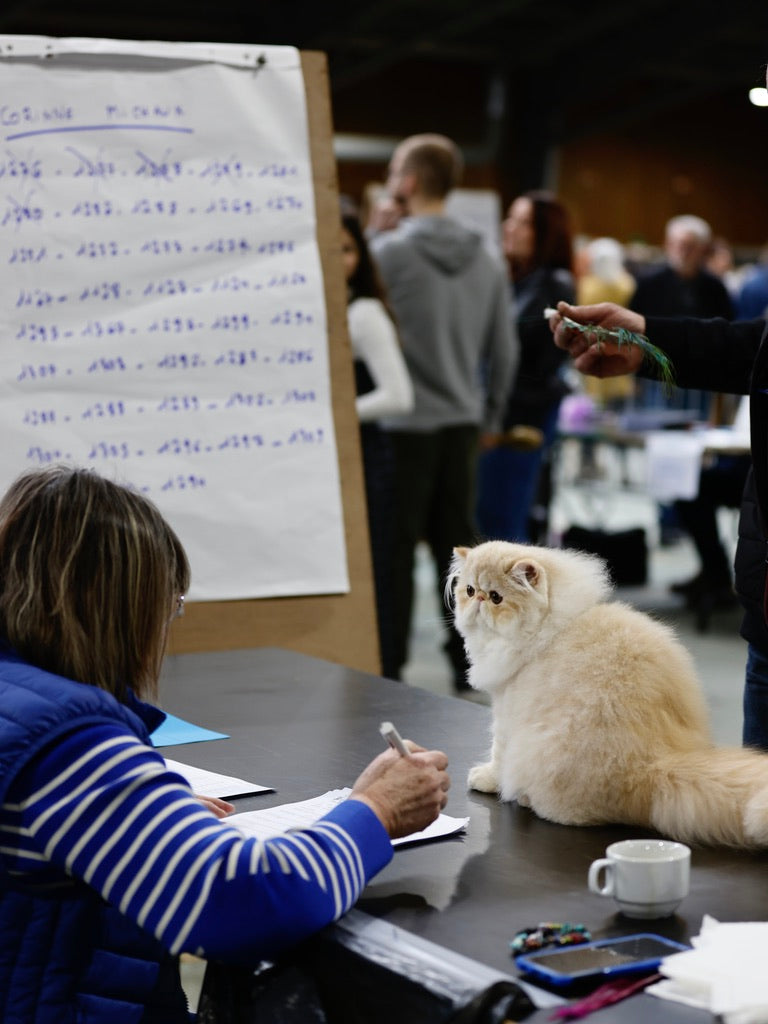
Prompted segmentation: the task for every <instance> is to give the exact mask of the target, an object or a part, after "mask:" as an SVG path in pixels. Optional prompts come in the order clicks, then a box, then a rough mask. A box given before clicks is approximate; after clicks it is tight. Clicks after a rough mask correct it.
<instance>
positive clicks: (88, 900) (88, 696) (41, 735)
mask: <svg viewBox="0 0 768 1024" xmlns="http://www.w3.org/2000/svg"><path fill="white" fill-rule="evenodd" d="M188 585H189V566H188V564H187V558H186V555H185V554H184V550H183V548H182V546H181V543H180V542H179V539H178V537H177V536H176V535H175V533H174V532H173V530H172V529H171V528H170V527H169V526H168V524H167V523H166V522H165V520H164V519H163V518H162V516H161V515H160V513H159V512H158V511H157V509H156V508H155V507H154V505H152V504H151V503H150V502H149V501H147V499H146V498H144V497H143V496H142V495H141V494H139V493H137V492H136V491H133V490H130V489H129V488H127V487H122V486H119V485H118V484H115V483H112V482H110V481H108V480H105V479H103V478H101V477H99V476H97V475H96V474H95V473H92V472H89V471H86V470H79V469H72V468H68V467H63V466H54V467H50V468H47V469H44V470H37V471H33V472H30V473H27V474H25V475H24V476H22V477H20V478H19V480H17V481H16V483H14V484H13V485H12V486H11V488H10V490H9V491H8V493H7V494H6V495H5V497H4V498H3V500H2V502H0V1020H3V1021H11V1020H12V1021H14V1024H78V1022H82V1021H88V1022H89V1024H138V1022H142V1024H187V1022H188V1020H189V1016H188V1012H187V1003H186V999H185V996H184V993H183V990H182V987H181V982H180V976H179V966H178V956H179V954H180V953H182V952H192V953H196V954H197V955H198V956H201V957H203V958H205V959H215V960H219V961H223V962H225V963H241V964H257V963H258V962H259V961H260V960H261V959H264V958H269V957H272V956H274V955H275V954H277V953H278V952H280V951H281V950H282V949H285V948H286V947H288V946H290V945H292V944H294V943H296V942H298V941H300V940H301V939H303V938H305V937H306V936H308V935H309V934H311V933H312V932H314V931H316V930H317V929H318V928H320V927H322V926H323V925H325V924H328V923H329V922H330V921H332V920H334V919H336V918H338V917H340V916H341V915H342V914H343V913H344V912H345V911H346V910H347V909H348V908H349V907H350V906H351V905H352V904H353V903H354V902H355V900H356V899H357V897H358V896H359V894H360V892H361V891H362V888H363V886H364V885H365V884H366V882H367V881H368V879H369V878H370V877H371V876H372V875H373V874H375V873H376V872H377V871H378V870H379V869H380V868H381V867H383V866H384V864H386V863H387V862H388V861H389V860H390V858H391V857H392V845H391V842H390V837H394V836H397V835H403V834H408V833H410V832H413V831H416V830H419V829H422V828H424V827H426V825H427V824H429V822H431V821H432V820H433V819H434V818H436V817H437V815H438V813H439V811H440V808H441V807H442V806H443V805H444V803H445V798H446V790H447V788H448V785H449V780H448V776H447V774H446V772H445V767H446V763H447V762H446V758H445V755H444V754H441V753H439V752H438V751H431V752H427V751H422V750H421V748H418V747H414V746H413V745H412V746H411V751H412V752H411V755H410V756H409V757H401V756H399V755H398V754H396V753H395V752H394V751H390V752H387V753H385V754H384V755H383V756H382V755H380V756H379V757H378V758H376V759H375V760H374V761H373V762H372V763H371V764H370V765H369V766H368V768H367V769H365V771H364V772H363V774H362V775H361V776H360V777H359V779H358V780H357V782H356V783H355V786H354V788H353V790H352V793H351V795H350V798H349V799H348V800H344V801H342V802H341V803H340V804H338V805H337V807H335V808H334V809H333V810H332V811H331V812H329V813H328V814H327V815H325V816H324V817H323V818H321V819H320V820H319V821H318V822H317V823H316V824H315V825H313V826H312V827H310V828H307V829H300V830H297V831H292V832H290V833H286V834H285V835H282V836H276V837H275V838H274V839H270V840H267V841H265V842H259V841H257V840H255V839H246V838H245V837H244V836H242V835H241V834H240V832H238V831H237V830H236V829H235V828H232V827H231V826H230V825H228V824H227V823H226V822H225V821H222V820H219V819H220V818H222V817H223V816H225V815H226V814H227V813H228V812H229V811H231V810H232V809H233V808H232V806H231V805H230V804H227V803H225V802H224V801H220V800H198V799H197V798H196V797H195V796H194V794H193V793H192V792H191V790H190V788H189V785H188V784H187V783H186V782H185V780H184V779H183V778H182V777H181V776H180V775H177V774H175V773H173V772H171V771H169V770H168V769H167V767H166V764H165V762H164V760H163V758H162V756H161V755H160V754H159V753H158V752H157V751H156V750H155V749H154V748H153V747H152V743H151V740H150V733H151V732H152V731H153V730H154V729H155V728H156V727H157V726H158V725H159V724H160V722H161V721H162V719H163V718H164V717H165V716H164V714H163V713H162V712H161V711H159V710H158V709H157V708H156V707H153V706H151V705H150V704H147V703H144V699H146V698H148V697H149V698H151V697H153V696H154V695H155V694H156V692H157V684H158V676H159V673H160V666H161V662H162V659H163V655H164V652H165V648H166V643H167V638H168V631H169V628H170V624H171V621H172V620H173V619H174V618H175V617H176V616H177V615H178V614H179V613H180V612H181V610H182V608H183V596H184V592H185V591H186V589H187V587H188Z"/></svg>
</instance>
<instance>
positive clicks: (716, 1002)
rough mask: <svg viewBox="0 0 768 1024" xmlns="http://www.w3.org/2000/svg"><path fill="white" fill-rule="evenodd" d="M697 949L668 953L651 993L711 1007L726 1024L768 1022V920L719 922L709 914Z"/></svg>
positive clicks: (699, 936)
mask: <svg viewBox="0 0 768 1024" xmlns="http://www.w3.org/2000/svg"><path fill="white" fill-rule="evenodd" d="M692 944H693V947H694V948H693V949H692V950H690V951H689V952H686V953H675V954H674V955H673V956H668V957H666V958H665V959H664V960H663V961H662V962H661V966H660V967H659V971H660V972H661V973H662V974H663V975H664V981H660V982H658V983H657V984H656V985H652V986H651V987H649V988H648V989H646V991H647V992H650V993H651V994H652V995H655V996H659V997H660V998H663V999H672V1000H674V1001H676V1002H680V1003H686V1004H687V1005H689V1006H696V1007H700V1008H701V1009H705V1010H709V1012H710V1013H713V1014H714V1015H715V1016H717V1017H718V1018H722V1019H723V1020H725V1021H726V1024H766V1022H768V975H767V974H766V970H765V964H766V953H767V952H768V922H764V921H756V922H748V923H745V924H740V923H737V924H721V923H720V922H719V921H716V920H715V919H714V918H713V917H709V916H708V915H705V917H704V920H703V921H702V924H701V932H700V933H699V935H698V936H697V937H696V938H695V939H693V940H692Z"/></svg>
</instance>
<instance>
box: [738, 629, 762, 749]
mask: <svg viewBox="0 0 768 1024" xmlns="http://www.w3.org/2000/svg"><path fill="white" fill-rule="evenodd" d="M742 742H743V744H744V746H745V747H757V748H758V750H768V657H766V656H765V655H764V654H763V653H762V652H761V651H759V650H758V649H757V648H756V647H753V646H752V644H749V646H748V648H747V671H746V676H745V684H744V726H743V730H742Z"/></svg>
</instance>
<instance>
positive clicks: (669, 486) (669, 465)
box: [645, 430, 704, 501]
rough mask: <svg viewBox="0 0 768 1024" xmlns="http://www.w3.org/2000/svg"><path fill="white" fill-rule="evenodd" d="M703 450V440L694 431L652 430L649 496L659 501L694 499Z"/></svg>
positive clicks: (647, 441) (647, 447)
mask: <svg viewBox="0 0 768 1024" xmlns="http://www.w3.org/2000/svg"><path fill="white" fill-rule="evenodd" d="M703 451H704V443H703V441H702V440H701V438H700V437H699V436H698V435H697V434H695V433H693V432H691V433H688V432H683V431H678V430H654V431H651V432H650V433H649V434H648V436H647V437H646V439H645V453H646V460H647V473H648V494H649V495H650V497H652V498H655V499H656V500H657V501H674V500H675V499H676V498H682V499H685V500H690V499H691V498H695V497H696V495H697V494H698V493H699V477H700V475H701V456H702V453H703Z"/></svg>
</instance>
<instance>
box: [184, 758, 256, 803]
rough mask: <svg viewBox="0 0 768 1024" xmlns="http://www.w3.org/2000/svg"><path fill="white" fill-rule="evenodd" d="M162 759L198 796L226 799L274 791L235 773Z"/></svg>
mask: <svg viewBox="0 0 768 1024" xmlns="http://www.w3.org/2000/svg"><path fill="white" fill-rule="evenodd" d="M164 760H165V763H166V766H167V768H168V771H171V772H176V773H177V774H178V775H181V776H183V778H185V779H186V780H187V782H188V783H189V785H190V786H191V787H192V792H193V793H196V794H197V795H198V796H215V797H218V798H219V799H220V800H227V799H228V798H229V797H233V796H245V794H246V793H271V792H274V790H273V787H272V786H259V785H258V784H257V783H255V782H248V781H247V780H246V779H238V778H237V777H236V776H235V775H220V774H219V773H218V772H209V771H207V769H205V768H195V767H194V766H193V765H191V764H183V763H182V762H181V761H172V760H171V758H170V757H166V758H164Z"/></svg>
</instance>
